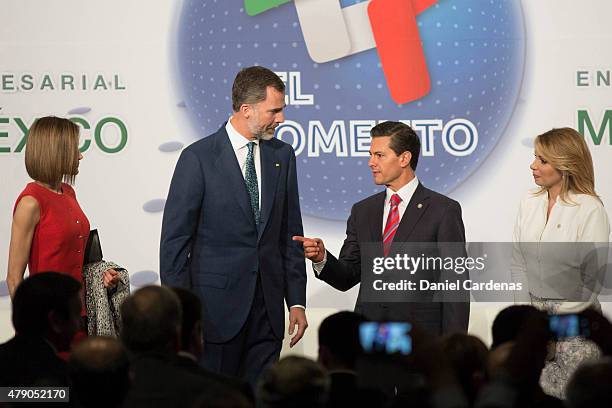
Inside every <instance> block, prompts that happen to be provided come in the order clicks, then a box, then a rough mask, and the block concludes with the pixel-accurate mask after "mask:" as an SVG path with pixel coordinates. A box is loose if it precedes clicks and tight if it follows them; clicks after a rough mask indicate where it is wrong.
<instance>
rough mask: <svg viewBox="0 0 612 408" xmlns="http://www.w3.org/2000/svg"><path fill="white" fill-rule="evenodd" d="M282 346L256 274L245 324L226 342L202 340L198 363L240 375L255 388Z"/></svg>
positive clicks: (274, 360) (229, 373) (236, 375)
mask: <svg viewBox="0 0 612 408" xmlns="http://www.w3.org/2000/svg"><path fill="white" fill-rule="evenodd" d="M204 335H205V336H206V334H204ZM281 347H282V340H281V339H279V338H278V337H276V335H275V334H274V331H273V330H272V326H271V324H270V320H269V319H268V314H267V312H266V305H265V300H264V295H263V288H262V287H261V280H260V278H259V276H258V277H257V285H256V288H255V296H254V297H253V304H252V305H251V310H250V312H249V315H248V317H247V319H246V322H245V323H244V326H242V328H241V329H240V331H239V332H238V334H237V335H236V336H235V337H234V338H232V339H231V340H230V341H228V342H226V343H210V342H205V344H204V354H203V356H202V361H201V363H202V365H203V366H204V367H205V368H207V369H209V370H211V371H213V372H216V373H220V374H224V375H229V376H232V377H238V378H241V379H243V380H245V381H247V382H248V383H249V385H251V387H253V389H255V386H256V384H257V380H258V379H259V376H260V375H261V373H262V372H263V370H264V369H265V368H266V367H268V366H269V365H270V364H272V363H274V362H276V361H278V358H279V356H280V351H281Z"/></svg>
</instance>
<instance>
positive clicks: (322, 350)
mask: <svg viewBox="0 0 612 408" xmlns="http://www.w3.org/2000/svg"><path fill="white" fill-rule="evenodd" d="M317 360H318V362H319V363H320V364H321V365H322V366H323V367H328V366H329V360H330V353H329V350H328V349H327V347H325V346H319V356H318V358H317Z"/></svg>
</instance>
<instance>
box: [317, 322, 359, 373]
mask: <svg viewBox="0 0 612 408" xmlns="http://www.w3.org/2000/svg"><path fill="white" fill-rule="evenodd" d="M364 321H365V319H364V317H363V316H362V315H360V314H359V313H355V312H348V311H343V312H338V313H334V314H333V315H331V316H328V317H326V318H325V319H324V320H323V321H322V322H321V325H320V326H319V346H324V347H326V348H327V349H328V350H329V352H330V353H331V355H332V356H333V357H334V358H335V359H336V360H338V361H339V362H341V363H342V364H344V365H345V366H346V367H347V368H350V369H352V368H354V366H355V361H356V360H357V358H358V357H359V356H360V355H361V353H362V351H363V350H362V348H361V344H360V343H359V325H360V324H361V323H362V322H364Z"/></svg>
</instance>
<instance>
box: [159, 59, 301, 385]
mask: <svg viewBox="0 0 612 408" xmlns="http://www.w3.org/2000/svg"><path fill="white" fill-rule="evenodd" d="M232 108H233V114H232V116H231V118H230V119H229V121H228V122H227V123H225V124H224V125H223V126H221V128H220V129H219V130H218V131H217V132H216V133H214V134H212V135H210V136H208V137H205V138H203V139H202V140H199V141H197V142H195V143H193V144H191V145H190V146H188V147H187V148H185V150H183V152H182V153H181V157H180V158H179V160H178V163H177V164H176V169H175V171H174V176H173V177H172V183H171V184H170V191H169V192H168V199H167V201H166V206H165V208H164V218H163V223H162V234H161V245H160V275H161V282H162V283H163V284H164V285H168V286H175V287H182V288H186V289H191V290H193V291H194V293H196V295H198V297H199V298H200V301H201V302H202V318H203V326H204V340H205V342H206V344H205V345H204V355H203V359H202V361H203V365H204V366H205V367H206V368H208V369H209V370H211V371H213V372H216V373H221V374H225V375H230V376H237V377H241V378H243V379H245V380H247V381H248V382H249V383H250V384H251V385H255V383H256V381H257V378H258V377H259V375H260V373H261V372H262V370H263V369H264V368H265V367H266V366H267V365H269V364H271V363H273V362H275V361H276V360H278V357H279V354H280V350H281V344H282V339H283V336H284V328H285V324H284V321H285V313H284V308H283V303H286V304H287V307H288V308H289V334H294V336H293V337H292V339H291V346H293V345H294V344H295V343H296V342H297V341H299V340H300V338H301V337H302V335H303V333H304V330H305V329H306V326H307V322H306V315H305V310H304V309H305V306H306V269H305V265H304V258H303V256H302V250H301V247H300V245H299V244H298V243H296V242H293V241H292V240H291V237H292V236H293V235H301V234H302V217H301V214H300V205H299V195H298V186H297V175H296V164H295V161H296V160H295V153H294V152H293V149H292V147H291V145H289V144H287V143H285V142H282V141H280V140H278V139H276V138H274V129H276V127H277V126H278V125H279V124H280V123H281V122H283V121H284V114H283V109H284V108H285V84H284V83H283V82H282V80H281V79H280V78H279V77H278V76H277V75H276V74H275V73H274V72H272V71H270V70H269V69H267V68H264V67H248V68H245V69H243V70H241V71H240V72H239V73H238V75H237V76H236V78H235V80H234V83H233V86H232ZM296 326H297V331H296Z"/></svg>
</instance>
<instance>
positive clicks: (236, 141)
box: [225, 118, 261, 210]
mask: <svg viewBox="0 0 612 408" xmlns="http://www.w3.org/2000/svg"><path fill="white" fill-rule="evenodd" d="M230 120H231V118H230ZM230 120H228V121H227V124H226V125H225V131H226V132H227V135H228V136H229V140H230V143H231V144H232V148H233V149H234V153H235V154H236V159H237V160H238V165H239V166H240V171H242V177H245V171H246V159H247V155H248V154H249V148H248V144H249V143H251V142H253V143H255V146H253V160H254V161H255V173H257V189H258V190H259V209H260V210H261V176H260V175H261V158H260V154H259V140H258V139H256V140H249V139H247V138H246V137H244V136H242V135H241V134H240V133H238V131H237V130H236V129H234V127H233V126H232V124H231V123H230Z"/></svg>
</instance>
